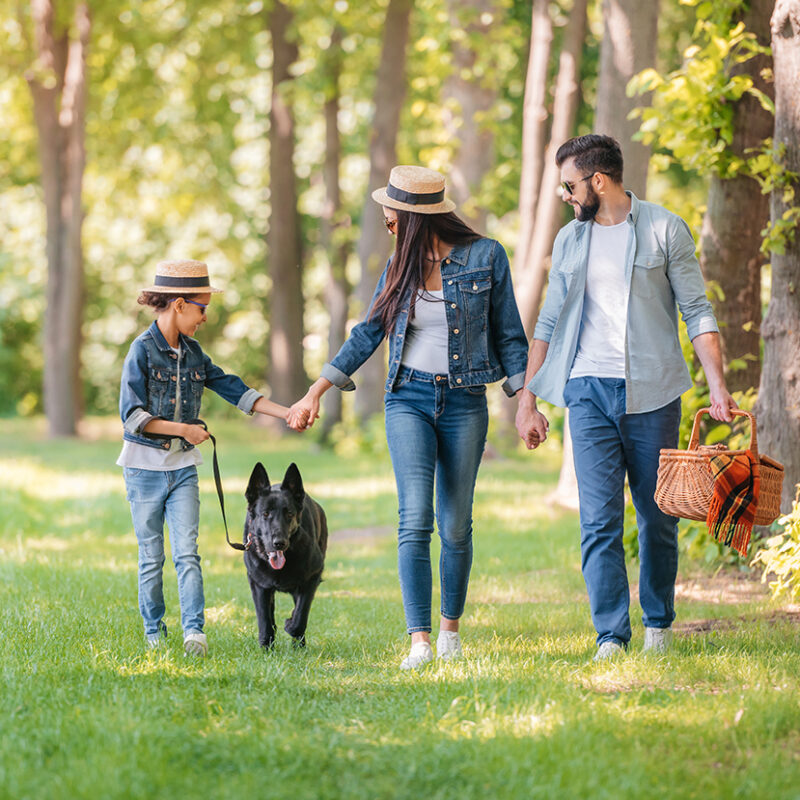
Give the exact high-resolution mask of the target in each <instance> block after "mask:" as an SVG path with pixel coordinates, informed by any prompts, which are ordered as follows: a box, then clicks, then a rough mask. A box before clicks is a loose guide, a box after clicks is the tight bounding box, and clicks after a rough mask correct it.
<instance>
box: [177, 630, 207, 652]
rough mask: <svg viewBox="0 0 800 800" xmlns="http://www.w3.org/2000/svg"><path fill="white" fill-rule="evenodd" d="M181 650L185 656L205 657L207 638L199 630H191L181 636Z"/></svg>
mask: <svg viewBox="0 0 800 800" xmlns="http://www.w3.org/2000/svg"><path fill="white" fill-rule="evenodd" d="M183 651H184V655H187V656H199V657H200V658H205V657H206V656H207V655H208V639H206V635H205V634H204V633H200V631H191V633H187V634H185V635H184V637H183Z"/></svg>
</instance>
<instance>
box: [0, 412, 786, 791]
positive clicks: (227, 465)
mask: <svg viewBox="0 0 800 800" xmlns="http://www.w3.org/2000/svg"><path fill="white" fill-rule="evenodd" d="M215 428H216V430H215V432H216V433H217V434H218V438H219V440H220V458H221V463H222V470H223V475H224V480H225V487H226V490H227V497H226V500H227V508H228V517H229V520H231V521H232V524H231V528H232V531H231V533H232V537H233V536H237V537H238V535H239V532H240V530H241V520H242V516H243V512H244V499H243V497H242V493H243V491H244V487H245V485H246V481H247V477H248V475H249V472H250V469H251V468H252V466H253V464H254V463H255V461H256V460H262V461H263V462H264V463H265V465H266V467H267V470H268V471H269V472H270V475H271V477H272V478H273V479H278V478H280V477H282V474H283V471H284V469H285V468H286V466H287V465H288V464H289V462H290V461H292V460H294V461H296V462H297V463H298V465H299V466H300V468H301V471H302V473H303V476H304V479H305V482H306V486H307V488H308V489H309V491H310V492H311V493H312V494H313V495H314V496H315V497H316V498H317V499H318V500H319V501H320V502H322V504H323V505H324V507H325V509H326V511H327V513H328V518H329V524H330V528H331V532H332V535H331V543H330V547H329V552H328V563H327V568H326V573H325V582H324V583H323V584H322V586H321V587H320V591H319V593H318V595H317V600H316V601H315V604H314V608H313V609H312V612H311V620H310V625H309V630H308V640H309V646H308V648H307V649H306V650H305V651H300V650H296V649H294V648H292V647H291V645H290V643H289V641H288V637H287V636H286V635H285V634H283V633H282V631H281V632H280V633H279V635H278V641H277V646H276V648H275V650H274V651H273V652H271V653H264V652H263V651H261V650H260V649H259V647H258V645H257V642H256V635H255V615H254V612H253V609H252V606H251V599H250V592H249V589H248V586H247V581H246V578H245V572H244V567H243V565H242V561H241V556H240V554H238V553H235V552H234V551H233V550H230V549H229V548H228V547H227V545H226V544H225V540H224V534H223V530H222V525H221V518H220V514H219V508H218V506H217V501H216V495H215V494H214V486H213V479H212V477H211V470H210V451H206V453H207V456H206V460H207V463H206V464H205V465H204V466H203V467H201V494H202V504H203V505H202V515H201V519H202V527H201V555H202V556H203V569H204V576H205V583H206V601H207V617H208V623H207V626H206V630H207V632H208V635H209V641H210V645H211V649H212V652H211V657H210V658H208V659H207V660H205V661H196V660H191V661H190V660H187V659H185V658H184V657H183V654H182V651H181V637H180V631H179V625H178V603H177V592H176V586H175V574H174V570H173V568H172V566H171V563H170V562H169V561H168V562H167V565H166V566H165V590H166V597H167V609H168V611H167V624H168V625H169V627H170V632H171V635H170V638H169V645H168V647H167V648H166V649H165V650H164V651H162V652H157V653H152V652H151V653H148V652H145V651H144V648H143V638H142V632H141V623H140V619H139V615H138V611H137V607H136V547H135V540H134V536H133V533H132V530H131V526H130V517H129V511H128V506H127V503H126V500H125V495H124V487H123V481H122V476H121V474H120V473H121V470H120V469H119V468H118V467H115V466H114V460H115V458H116V455H117V453H118V450H119V443H118V440H117V438H116V425H115V424H114V423H113V422H107V421H106V422H104V421H97V422H96V423H95V424H94V425H92V426H91V429H90V432H92V433H93V436H94V438H92V439H91V440H87V441H79V442H70V441H66V442H65V441H56V442H50V441H47V440H46V439H45V438H44V436H43V427H42V425H41V423H30V422H21V421H9V420H4V421H0V443H1V444H0V508H2V515H1V516H0V797H2V798H15V799H16V798H37V799H38V798H90V797H91V798H97V797H102V798H140V797H141V798H145V797H147V798H152V797H180V796H182V795H184V794H185V795H186V796H193V797H209V798H214V797H235V798H247V797H263V798H288V799H289V800H305V798H309V800H311V799H314V800H317V799H323V798H362V797H363V798H417V797H419V798H457V800H466V799H467V798H493V797H501V798H527V797H533V798H573V797H574V798H605V797H608V798H620V797H622V798H628V797H630V798H633V797H637V798H638V797H650V796H656V793H658V794H659V795H662V794H663V795H665V796H669V797H676V798H690V797H697V798H717V797H719V798H723V797H725V798H727V797H747V798H789V797H800V788H798V787H800V756H799V755H798V754H799V753H800V703H799V701H798V698H799V697H800V691H798V690H799V689H800V685H799V684H800V655H798V647H797V629H796V627H795V625H794V624H793V623H792V617H791V615H782V616H778V615H775V614H773V613H772V612H773V611H774V609H773V607H772V606H771V605H770V603H769V600H768V598H767V596H766V594H765V593H763V592H762V591H759V590H758V589H756V590H755V591H754V587H753V586H752V584H751V583H749V582H747V581H744V582H743V581H738V582H734V584H733V588H732V589H731V588H730V587H728V589H727V590H726V592H725V593H724V594H721V593H720V591H718V589H719V588H720V587H722V586H723V585H724V584H725V580H724V579H723V578H721V577H720V576H716V577H714V576H713V575H711V573H703V572H701V571H698V570H699V568H698V567H696V566H695V565H691V564H684V565H682V580H683V582H684V583H686V580H685V579H686V577H687V576H688V575H689V574H691V577H692V579H693V581H694V583H693V584H692V586H691V587H689V589H687V590H686V591H684V592H682V593H681V594H680V596H679V601H678V615H679V621H680V622H682V623H688V622H692V621H697V620H703V619H725V620H726V621H727V623H728V624H726V625H724V626H720V627H718V628H717V629H715V630H711V631H709V632H705V633H690V632H688V631H686V632H685V633H684V634H683V635H680V636H678V637H677V642H676V646H675V648H674V650H673V651H672V652H671V653H670V654H668V655H667V656H664V657H660V658H656V657H645V656H643V655H642V654H641V652H640V649H641V642H642V630H641V625H640V624H638V623H636V624H635V626H634V630H635V632H634V640H633V643H632V648H631V652H630V654H629V655H627V656H626V657H625V658H624V659H622V660H620V661H619V662H617V663H614V664H610V665H594V664H592V663H590V659H591V656H592V654H593V649H594V646H593V640H594V635H593V631H592V628H591V623H590V620H589V614H588V607H587V603H586V599H585V592H584V587H583V580H582V578H581V574H580V567H579V553H578V540H579V536H578V529H577V519H576V516H575V515H574V514H571V513H567V512H562V511H559V510H558V509H556V508H554V507H553V506H552V505H551V504H550V503H549V502H548V500H547V495H548V493H549V492H550V491H551V490H552V488H553V486H554V483H555V480H556V477H557V467H558V454H557V452H555V450H547V451H545V452H540V453H536V454H533V455H531V454H527V453H517V454H514V455H512V456H510V457H509V458H506V459H492V460H486V461H485V462H484V464H483V466H482V468H481V475H480V477H479V481H478V493H477V501H476V509H475V512H476V513H475V517H476V522H475V560H474V566H473V575H472V583H471V586H470V595H469V599H468V605H467V611H466V614H465V617H464V620H463V630H464V636H465V652H466V656H467V658H466V660H465V661H463V662H460V663H455V664H449V665H437V664H434V665H431V666H429V667H428V668H426V669H424V670H422V671H420V672H419V673H415V674H407V673H401V672H400V671H399V670H398V668H397V665H398V663H399V661H400V659H401V658H402V656H403V655H404V652H405V649H406V647H407V638H406V636H405V634H404V627H403V617H402V607H401V603H400V593H399V588H398V583H397V578H396V555H395V543H394V538H393V534H392V530H393V526H394V521H395V517H396V504H395V494H394V484H393V478H392V473H391V469H390V465H389V461H388V458H387V457H385V456H378V457H376V456H370V457H366V456H364V457H358V458H355V457H353V458H350V459H347V460H342V459H339V458H337V457H335V456H334V455H333V454H331V453H328V452H318V451H317V450H316V449H315V448H314V446H313V443H312V442H311V441H309V440H306V439H302V438H300V437H296V436H293V437H287V438H285V439H284V440H282V441H279V442H275V441H274V439H273V437H272V436H271V434H270V433H269V432H268V431H266V430H263V429H258V428H252V427H250V426H248V425H247V424H246V423H245V424H243V423H241V422H235V423H234V422H231V423H224V424H220V425H217V426H215ZM434 551H435V552H436V553H438V550H437V548H436V547H434ZM631 574H632V576H634V577H635V569H632V570H631ZM687 585H688V584H687ZM737 587H741V590H740V589H738V588H737ZM720 598H721V602H720ZM289 610H290V599H289V598H288V597H286V596H280V597H279V600H278V616H279V618H280V619H282V618H283V617H285V616H287V615H288V613H289ZM632 614H633V618H634V620H638V617H639V611H638V607H637V606H636V605H635V604H634V605H633V607H632Z"/></svg>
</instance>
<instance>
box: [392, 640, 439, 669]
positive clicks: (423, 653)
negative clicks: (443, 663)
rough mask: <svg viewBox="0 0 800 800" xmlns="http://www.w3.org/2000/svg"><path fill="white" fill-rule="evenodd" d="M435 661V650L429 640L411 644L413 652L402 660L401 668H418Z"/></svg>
mask: <svg viewBox="0 0 800 800" xmlns="http://www.w3.org/2000/svg"><path fill="white" fill-rule="evenodd" d="M431 661H433V650H432V649H431V646H430V645H429V644H428V643H427V642H417V643H416V644H412V645H411V652H410V653H409V654H408V655H407V656H406V657H405V658H404V659H403V660H402V661H401V662H400V669H417V668H418V667H423V666H425V664H428V663H429V662H431Z"/></svg>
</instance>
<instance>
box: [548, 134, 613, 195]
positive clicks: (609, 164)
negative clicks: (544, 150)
mask: <svg viewBox="0 0 800 800" xmlns="http://www.w3.org/2000/svg"><path fill="white" fill-rule="evenodd" d="M570 158H574V159H575V167H576V169H578V170H580V171H581V172H584V173H586V174H587V175H592V174H593V173H595V172H603V173H605V174H606V175H608V177H609V178H611V180H612V181H614V183H622V150H621V149H620V146H619V142H618V141H617V140H616V139H613V138H612V137H611V136H602V135H600V134H599V133H590V134H587V135H586V136H576V137H574V138H573V139H567V141H566V142H564V144H562V145H561V147H559V148H558V152H557V153H556V166H558V167H560V166H561V165H562V164H563V163H564V162H565V161H567V160H568V159H570Z"/></svg>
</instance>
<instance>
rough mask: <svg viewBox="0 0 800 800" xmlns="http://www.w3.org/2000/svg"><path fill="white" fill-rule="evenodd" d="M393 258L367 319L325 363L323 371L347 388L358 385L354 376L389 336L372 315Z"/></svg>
mask: <svg viewBox="0 0 800 800" xmlns="http://www.w3.org/2000/svg"><path fill="white" fill-rule="evenodd" d="M390 263H391V258H390V259H389V261H387V262H386V267H385V268H384V270H383V272H382V273H381V276H380V278H379V279H378V285H377V286H376V287H375V292H374V293H373V295H372V300H371V301H370V304H369V308H368V309H367V313H366V315H365V317H364V319H363V320H362V321H361V322H359V323H358V324H357V325H356V326H355V327H354V328H353V330H352V331H350V335H349V336H348V337H347V340H346V341H345V343H344V344H343V345H342V346H341V347H340V348H339V352H338V353H337V354H336V355H335V356H334V357H333V358H332V359H331V360H330V362H329V363H327V364H325V365H324V366H323V367H322V370H321V373H320V374H321V375H322V377H323V378H327V379H328V380H329V381H330V382H331V383H332V384H333V385H334V386H338V387H339V388H340V389H343V390H344V391H346V392H351V391H353V389H355V388H356V385H355V383H353V381H352V380H351V379H350V376H351V375H352V374H353V373H354V372H355V371H356V370H357V369H358V368H359V367H360V366H361V365H362V364H363V363H364V362H365V361H366V360H367V359H368V358H369V357H370V356H371V355H372V354H373V353H374V352H375V350H377V349H378V345H379V344H380V343H381V342H382V341H383V340H384V339H385V338H386V331H385V330H384V329H383V323H382V322H381V320H380V318H379V317H372V309H373V307H374V306H375V301H376V300H377V299H378V296H379V295H380V293H381V292H382V291H383V287H384V286H385V285H386V272H387V270H388V269H389V264H390Z"/></svg>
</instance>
